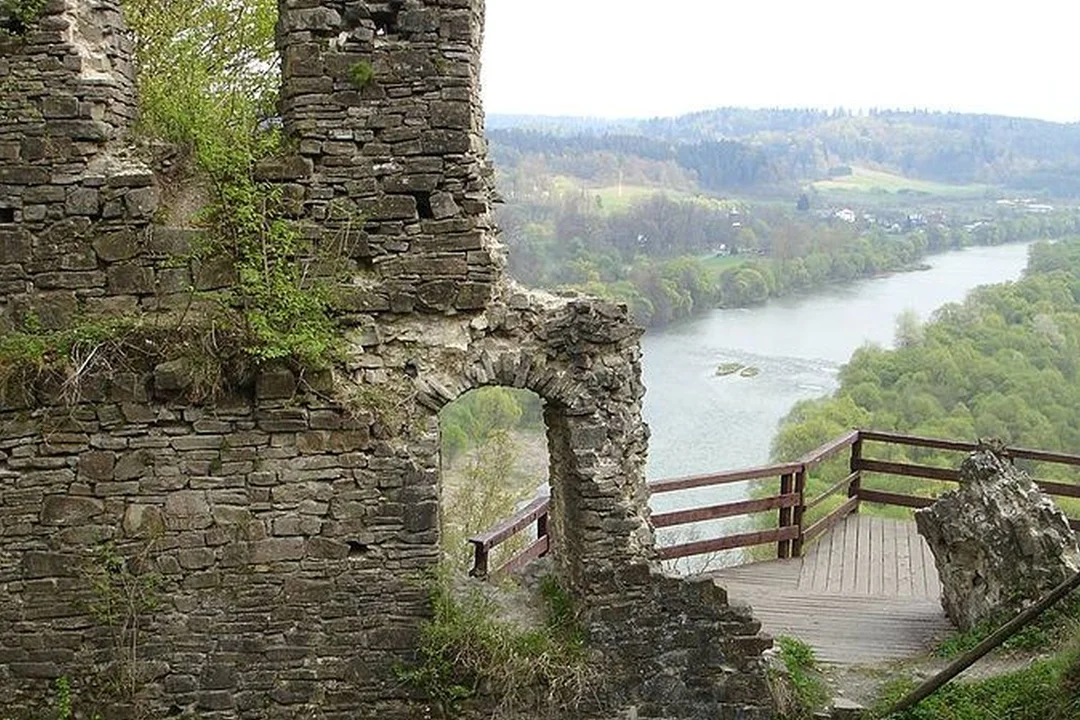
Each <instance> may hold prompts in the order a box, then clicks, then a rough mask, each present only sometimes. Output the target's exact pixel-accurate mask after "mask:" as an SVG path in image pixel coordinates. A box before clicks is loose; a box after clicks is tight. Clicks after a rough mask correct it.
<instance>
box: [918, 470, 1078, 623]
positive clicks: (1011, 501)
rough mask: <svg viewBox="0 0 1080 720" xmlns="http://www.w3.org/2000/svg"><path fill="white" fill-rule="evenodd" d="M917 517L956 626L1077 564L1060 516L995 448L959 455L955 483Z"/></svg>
mask: <svg viewBox="0 0 1080 720" xmlns="http://www.w3.org/2000/svg"><path fill="white" fill-rule="evenodd" d="M915 522H916V524H917V525H918V528H919V533H920V534H921V535H922V536H923V537H925V538H926V540H927V542H928V543H929V544H930V549H931V550H932V551H933V553H934V558H935V560H936V562H937V569H938V573H939V574H940V576H941V586H942V597H941V603H942V605H943V606H944V608H945V612H946V614H948V616H949V618H950V619H952V621H953V622H954V623H956V624H957V626H959V627H961V628H969V627H972V626H973V625H975V624H977V623H979V622H980V621H982V620H986V619H990V618H994V617H997V616H1000V615H1001V614H1002V613H1014V612H1017V611H1019V610H1021V609H1023V608H1024V607H1026V606H1027V605H1029V604H1031V603H1032V602H1034V601H1035V600H1037V599H1038V598H1040V597H1041V596H1042V595H1044V594H1045V593H1046V592H1047V591H1048V590H1050V589H1052V588H1053V587H1054V586H1056V585H1058V584H1059V583H1061V582H1062V581H1064V580H1066V579H1067V578H1069V577H1070V576H1071V575H1072V574H1073V573H1075V572H1077V569H1078V560H1080V551H1078V549H1077V544H1076V536H1075V535H1074V534H1073V532H1072V530H1071V529H1070V527H1069V521H1068V519H1067V518H1066V517H1065V514H1064V513H1063V512H1062V511H1061V510H1060V509H1059V508H1058V507H1057V506H1056V505H1055V504H1054V503H1053V501H1052V500H1050V498H1048V497H1047V496H1046V495H1044V494H1043V493H1041V492H1040V491H1039V488H1038V487H1037V486H1036V484H1035V483H1034V482H1033V481H1032V479H1031V478H1030V477H1028V475H1027V474H1026V473H1024V472H1022V471H1020V470H1018V469H1016V468H1015V467H1014V466H1013V465H1012V464H1011V463H1010V462H1009V460H1008V459H1007V457H1005V456H1004V455H1003V453H1001V452H999V451H996V450H994V449H989V448H984V449H981V450H980V451H978V452H976V453H974V454H972V455H971V456H970V457H968V458H967V459H966V460H964V462H963V464H962V465H961V466H960V488H959V489H958V490H954V491H952V492H949V493H946V494H945V495H943V496H942V497H941V498H940V499H939V500H938V501H937V502H936V503H934V505H932V506H930V507H928V508H925V509H923V510H919V511H918V512H916V513H915Z"/></svg>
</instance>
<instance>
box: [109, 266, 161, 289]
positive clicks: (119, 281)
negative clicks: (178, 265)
mask: <svg viewBox="0 0 1080 720" xmlns="http://www.w3.org/2000/svg"><path fill="white" fill-rule="evenodd" d="M108 278H109V280H108V283H109V284H108V287H109V292H111V293H113V294H115V295H149V294H151V293H153V292H154V271H153V269H151V268H149V267H144V266H142V265H138V264H136V263H132V262H126V263H118V264H116V265H111V266H110V267H109V270H108Z"/></svg>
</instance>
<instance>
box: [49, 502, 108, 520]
mask: <svg viewBox="0 0 1080 720" xmlns="http://www.w3.org/2000/svg"><path fill="white" fill-rule="evenodd" d="M104 510H105V504H104V503H103V502H101V501H100V500H96V499H94V498H88V497H69V496H64V495H46V496H45V502H44V503H43V504H42V506H41V522H42V523H44V524H46V525H79V524H82V523H85V522H86V521H87V520H89V519H90V518H93V517H95V516H97V515H99V514H101V513H102V512H103V511H104Z"/></svg>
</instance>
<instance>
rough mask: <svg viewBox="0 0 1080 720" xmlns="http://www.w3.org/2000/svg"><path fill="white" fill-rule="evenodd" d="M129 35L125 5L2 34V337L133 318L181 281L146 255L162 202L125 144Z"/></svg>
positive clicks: (74, 7) (105, 2)
mask: <svg viewBox="0 0 1080 720" xmlns="http://www.w3.org/2000/svg"><path fill="white" fill-rule="evenodd" d="M123 27H124V25H123V18H122V16H121V14H120V9H119V2H117V1H116V0H96V1H95V2H93V3H84V2H81V1H79V0H49V1H48V2H47V3H46V4H45V7H44V10H43V14H42V17H41V19H40V20H39V21H38V23H37V24H36V25H35V26H33V27H32V28H31V29H30V30H29V32H27V33H26V34H25V35H21V36H10V35H3V34H0V330H6V329H10V328H11V327H13V326H16V325H18V324H20V323H23V322H26V321H27V320H28V318H30V317H31V316H32V317H33V318H35V322H40V323H41V324H42V325H43V326H44V327H46V328H50V329H52V328H61V327H65V326H67V325H69V324H70V323H71V320H72V318H73V317H74V316H75V315H76V314H77V313H80V312H87V311H90V312H101V313H104V314H115V313H119V312H134V311H136V310H138V309H140V308H145V307H147V306H149V305H151V304H152V302H153V298H154V295H155V294H156V293H160V292H161V291H162V289H163V288H164V289H168V287H169V283H170V282H172V281H175V280H176V279H175V278H170V277H169V273H167V272H163V273H162V275H161V276H160V277H158V276H157V275H156V274H155V271H154V269H153V267H152V262H151V260H150V258H144V257H143V255H144V253H148V252H152V251H153V250H155V247H154V246H153V245H152V243H148V242H145V239H144V235H145V231H146V228H147V227H148V225H149V222H150V218H151V216H152V215H153V213H154V211H155V210H156V208H157V196H156V192H155V190H154V188H153V176H152V175H151V174H150V172H149V171H148V170H147V169H146V167H145V165H143V164H142V163H140V162H138V161H136V160H133V159H131V157H130V153H129V152H128V150H127V147H126V143H125V139H126V136H127V132H128V128H129V126H130V123H131V121H132V119H133V117H134V115H135V105H136V102H135V93H134V81H133V77H134V75H133V68H132V65H131V45H130V39H129V38H128V36H127V34H126V32H125V31H124V29H123ZM156 249H157V250H159V251H160V250H162V248H161V247H160V243H159V246H158V247H157V248H156ZM158 254H159V255H160V254H161V253H160V252H159V253H158ZM159 281H160V282H162V283H164V285H163V286H159V285H158V282H159Z"/></svg>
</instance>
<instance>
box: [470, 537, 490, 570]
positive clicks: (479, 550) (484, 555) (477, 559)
mask: <svg viewBox="0 0 1080 720" xmlns="http://www.w3.org/2000/svg"><path fill="white" fill-rule="evenodd" d="M469 575H470V576H471V577H475V578H486V577H487V576H488V551H487V548H486V547H484V546H483V545H482V544H481V543H473V566H472V570H470V571H469Z"/></svg>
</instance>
